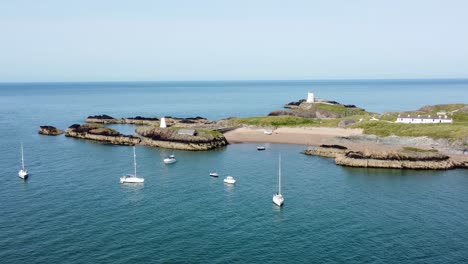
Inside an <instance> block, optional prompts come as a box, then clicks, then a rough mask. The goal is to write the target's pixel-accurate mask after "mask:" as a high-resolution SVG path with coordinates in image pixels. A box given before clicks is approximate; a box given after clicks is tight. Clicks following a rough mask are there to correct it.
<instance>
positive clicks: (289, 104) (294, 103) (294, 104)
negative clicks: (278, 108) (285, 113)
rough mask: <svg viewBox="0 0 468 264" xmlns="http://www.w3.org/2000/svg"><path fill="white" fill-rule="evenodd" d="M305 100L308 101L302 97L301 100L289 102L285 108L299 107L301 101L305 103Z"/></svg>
mask: <svg viewBox="0 0 468 264" xmlns="http://www.w3.org/2000/svg"><path fill="white" fill-rule="evenodd" d="M305 101H306V99H301V100H299V101H293V102H289V103H287V104H286V105H285V106H284V108H295V107H298V106H299V105H300V104H301V103H303V102H305Z"/></svg>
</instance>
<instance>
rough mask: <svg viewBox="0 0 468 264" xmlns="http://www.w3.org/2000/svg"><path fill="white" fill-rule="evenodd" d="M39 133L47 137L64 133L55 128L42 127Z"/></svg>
mask: <svg viewBox="0 0 468 264" xmlns="http://www.w3.org/2000/svg"><path fill="white" fill-rule="evenodd" d="M38 133H39V134H41V135H47V136H58V135H61V134H63V131H62V130H60V129H58V128H56V127H53V126H40V127H39V131H38Z"/></svg>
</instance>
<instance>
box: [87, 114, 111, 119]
mask: <svg viewBox="0 0 468 264" xmlns="http://www.w3.org/2000/svg"><path fill="white" fill-rule="evenodd" d="M88 118H92V119H115V118H113V117H112V116H108V115H95V116H88Z"/></svg>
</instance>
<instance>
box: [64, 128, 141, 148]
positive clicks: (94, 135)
mask: <svg viewBox="0 0 468 264" xmlns="http://www.w3.org/2000/svg"><path fill="white" fill-rule="evenodd" d="M65 136H67V137H74V138H81V139H89V140H95V141H100V142H104V143H107V144H113V145H130V146H133V145H136V144H138V143H140V141H141V139H140V138H139V137H134V136H129V135H123V134H120V133H119V132H118V131H115V130H114V129H111V128H108V127H105V126H103V125H100V124H84V125H79V124H74V125H71V126H70V127H69V128H67V130H66V131H65Z"/></svg>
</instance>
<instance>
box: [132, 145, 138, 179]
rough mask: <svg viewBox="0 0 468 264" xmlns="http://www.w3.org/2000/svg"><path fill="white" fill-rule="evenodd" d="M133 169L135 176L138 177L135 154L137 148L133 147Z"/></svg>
mask: <svg viewBox="0 0 468 264" xmlns="http://www.w3.org/2000/svg"><path fill="white" fill-rule="evenodd" d="M133 169H134V174H133V175H134V176H135V177H136V176H137V174H136V153H135V146H133Z"/></svg>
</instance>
